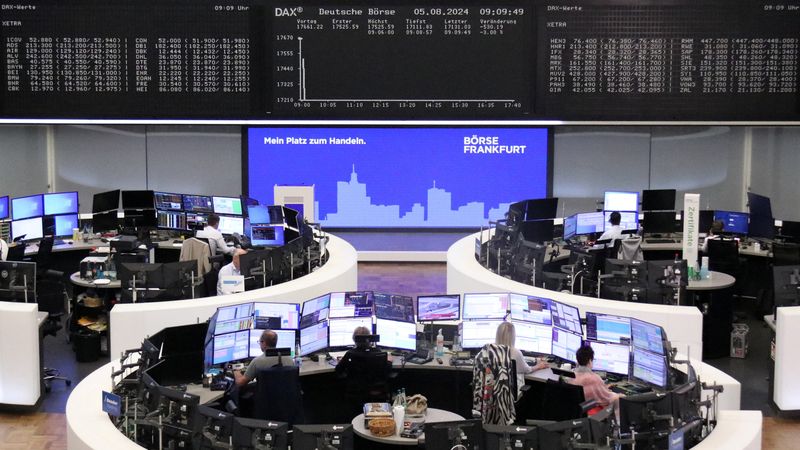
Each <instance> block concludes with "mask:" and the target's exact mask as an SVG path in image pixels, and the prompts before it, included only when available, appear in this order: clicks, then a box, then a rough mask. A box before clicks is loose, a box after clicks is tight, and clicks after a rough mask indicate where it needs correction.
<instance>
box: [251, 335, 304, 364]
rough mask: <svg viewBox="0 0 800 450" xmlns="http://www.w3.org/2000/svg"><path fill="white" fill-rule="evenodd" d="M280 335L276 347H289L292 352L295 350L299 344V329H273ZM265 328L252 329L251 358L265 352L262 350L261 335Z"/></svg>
mask: <svg viewBox="0 0 800 450" xmlns="http://www.w3.org/2000/svg"><path fill="white" fill-rule="evenodd" d="M272 331H273V332H274V333H275V334H277V335H278V342H277V344H275V348H276V349H288V350H289V351H290V352H293V351H294V348H295V345H297V331H296V330H272ZM262 334H264V330H250V351H249V355H250V357H251V358H255V357H257V356H261V355H263V354H264V352H263V351H262V350H261V343H260V342H261V335H262Z"/></svg>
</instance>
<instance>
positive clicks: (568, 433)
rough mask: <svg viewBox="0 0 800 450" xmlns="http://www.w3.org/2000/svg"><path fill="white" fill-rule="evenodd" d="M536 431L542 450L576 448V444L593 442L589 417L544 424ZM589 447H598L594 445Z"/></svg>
mask: <svg viewBox="0 0 800 450" xmlns="http://www.w3.org/2000/svg"><path fill="white" fill-rule="evenodd" d="M598 414H599V413H598ZM536 432H537V434H538V437H539V441H538V445H539V446H538V448H539V449H542V450H543V449H565V448H575V447H574V446H573V445H574V444H592V443H593V442H592V441H593V439H592V427H591V422H590V419H589V418H588V417H583V418H579V419H578V418H576V419H572V420H562V421H560V422H555V423H549V424H547V425H542V426H540V427H537V428H536ZM603 444H605V442H603ZM589 448H597V447H596V446H592V447H589ZM601 448H602V447H601Z"/></svg>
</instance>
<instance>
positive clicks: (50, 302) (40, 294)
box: [36, 279, 66, 317]
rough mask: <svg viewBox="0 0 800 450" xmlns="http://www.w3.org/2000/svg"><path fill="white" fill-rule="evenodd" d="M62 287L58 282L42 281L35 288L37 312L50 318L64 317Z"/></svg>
mask: <svg viewBox="0 0 800 450" xmlns="http://www.w3.org/2000/svg"><path fill="white" fill-rule="evenodd" d="M64 300H65V297H64V285H63V284H62V283H61V281H60V280H50V279H42V280H39V282H38V283H37V286H36V303H38V305H39V311H43V312H46V313H48V314H49V315H50V316H52V317H58V316H62V315H64V312H65V311H66V308H65V304H64Z"/></svg>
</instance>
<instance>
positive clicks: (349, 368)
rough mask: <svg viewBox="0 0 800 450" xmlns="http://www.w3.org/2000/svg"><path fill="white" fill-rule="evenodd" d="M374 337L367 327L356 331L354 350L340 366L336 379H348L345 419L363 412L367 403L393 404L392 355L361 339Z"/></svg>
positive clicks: (343, 409)
mask: <svg viewBox="0 0 800 450" xmlns="http://www.w3.org/2000/svg"><path fill="white" fill-rule="evenodd" d="M370 334H372V332H371V331H370V329H369V328H367V327H357V328H356V329H355V330H354V331H353V343H354V344H355V348H352V349H350V350H348V351H347V353H345V354H344V356H343V357H342V359H341V360H339V362H338V363H337V364H336V375H337V376H338V377H339V378H342V379H344V381H345V388H344V402H343V404H342V411H341V413H342V414H343V415H342V417H343V418H344V417H345V416H346V417H353V415H355V414H358V413H359V412H362V411H363V406H364V403H368V402H386V401H388V400H389V381H388V380H389V372H390V371H391V368H392V360H391V359H390V357H389V355H388V353H386V352H384V351H382V350H380V349H378V348H376V347H375V346H374V345H373V344H372V343H371V342H369V340H367V339H364V338H361V336H368V335H370Z"/></svg>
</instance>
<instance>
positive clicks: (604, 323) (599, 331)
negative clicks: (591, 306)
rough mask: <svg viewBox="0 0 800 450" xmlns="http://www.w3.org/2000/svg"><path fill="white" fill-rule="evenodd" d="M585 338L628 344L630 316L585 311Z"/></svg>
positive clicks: (629, 339)
mask: <svg viewBox="0 0 800 450" xmlns="http://www.w3.org/2000/svg"><path fill="white" fill-rule="evenodd" d="M586 339H589V340H591V341H601V342H610V343H613V344H625V345H630V342H631V318H630V317H622V316H614V315H610V314H600V313H595V312H589V311H587V312H586Z"/></svg>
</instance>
